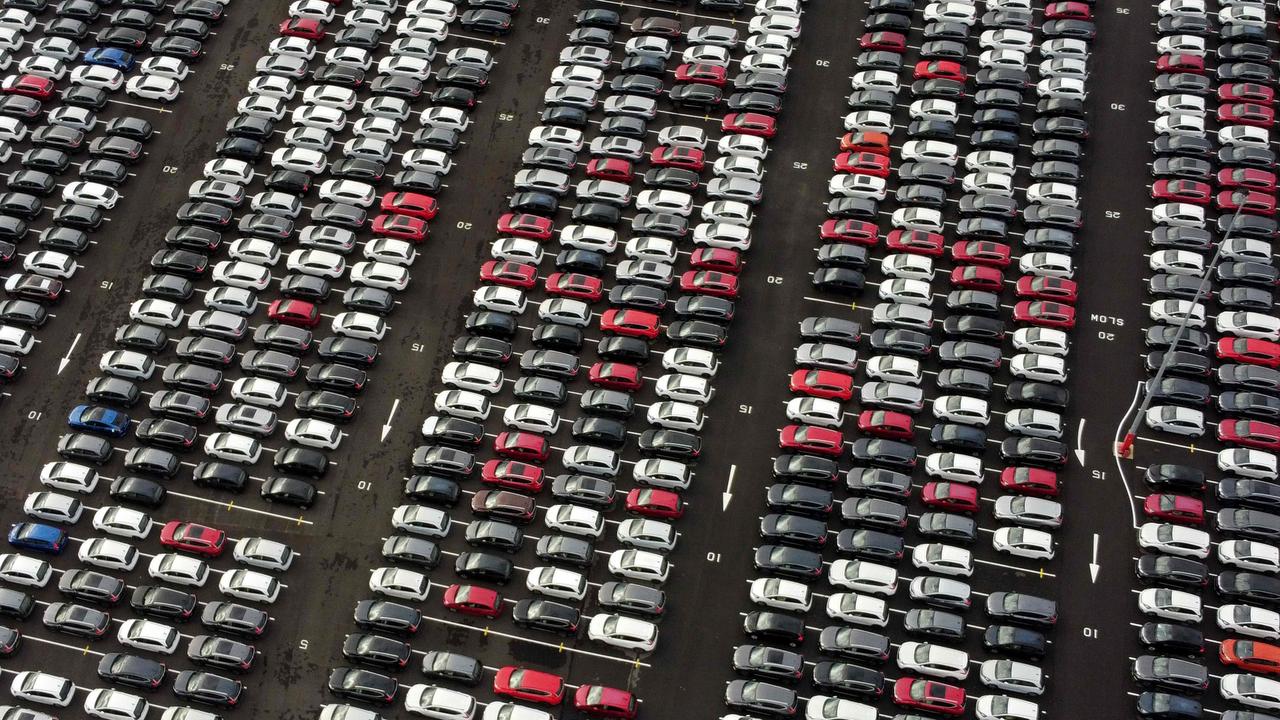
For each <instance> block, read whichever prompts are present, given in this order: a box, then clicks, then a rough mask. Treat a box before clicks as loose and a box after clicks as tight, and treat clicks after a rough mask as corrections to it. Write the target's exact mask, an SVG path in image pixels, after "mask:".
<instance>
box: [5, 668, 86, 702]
mask: <svg viewBox="0 0 1280 720" xmlns="http://www.w3.org/2000/svg"><path fill="white" fill-rule="evenodd" d="M9 693H10V694H11V695H13V696H14V697H15V698H20V699H22V700H26V701H28V702H33V703H39V704H41V705H57V706H60V707H66V706H68V705H70V704H71V700H72V698H74V697H75V695H76V685H75V683H73V682H71V681H70V680H68V679H66V678H64V677H61V676H58V675H51V674H49V673H45V672H37V671H35V670H24V671H23V672H20V673H18V674H16V675H15V676H14V678H13V682H12V683H10V684H9Z"/></svg>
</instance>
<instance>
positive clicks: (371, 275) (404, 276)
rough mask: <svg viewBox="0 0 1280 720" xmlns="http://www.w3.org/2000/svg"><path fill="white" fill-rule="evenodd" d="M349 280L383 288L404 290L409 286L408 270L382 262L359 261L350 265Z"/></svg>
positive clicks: (358, 283) (357, 283)
mask: <svg viewBox="0 0 1280 720" xmlns="http://www.w3.org/2000/svg"><path fill="white" fill-rule="evenodd" d="M351 282H352V283H354V284H356V285H365V286H368V287H375V288H381V289H383V290H397V291H399V290H404V289H405V288H407V287H409V270H408V269H407V268H403V267H400V266H399V265H391V264H389V263H384V262H359V263H356V264H355V265H352V266H351Z"/></svg>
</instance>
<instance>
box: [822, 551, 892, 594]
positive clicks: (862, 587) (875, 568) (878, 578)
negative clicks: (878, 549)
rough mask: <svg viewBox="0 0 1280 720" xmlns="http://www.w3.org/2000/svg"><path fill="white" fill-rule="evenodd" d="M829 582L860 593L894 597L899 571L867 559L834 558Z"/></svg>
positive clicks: (828, 574)
mask: <svg viewBox="0 0 1280 720" xmlns="http://www.w3.org/2000/svg"><path fill="white" fill-rule="evenodd" d="M827 582H829V583H831V584H832V585H833V586H836V587H842V588H846V589H848V590H854V591H856V592H860V593H871V594H873V595H884V596H886V597H892V596H893V594H894V593H895V592H896V591H897V589H898V571H897V570H895V569H894V568H892V567H889V566H888V565H880V564H878V563H873V562H869V561H866V560H846V559H844V558H841V559H839V560H834V561H832V563H831V566H830V567H829V568H828V569H827Z"/></svg>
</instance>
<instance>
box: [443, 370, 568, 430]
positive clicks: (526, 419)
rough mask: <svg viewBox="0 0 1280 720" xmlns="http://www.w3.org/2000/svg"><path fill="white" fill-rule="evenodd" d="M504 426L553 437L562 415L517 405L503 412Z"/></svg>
mask: <svg viewBox="0 0 1280 720" xmlns="http://www.w3.org/2000/svg"><path fill="white" fill-rule="evenodd" d="M446 367H447V366H446ZM428 420H429V419H428ZM502 424H503V425H504V426H506V427H511V428H515V429H517V430H523V431H525V432H532V433H538V434H540V435H552V434H555V432H556V429H557V428H559V426H560V414H559V413H557V412H556V411H555V409H554V408H549V407H546V406H545V405H535V404H533V403H517V404H515V405H509V406H507V409H506V410H504V411H503V413H502ZM423 427H424V430H423V434H424V435H426V434H427V432H426V430H425V427H426V423H425V422H424V423H423Z"/></svg>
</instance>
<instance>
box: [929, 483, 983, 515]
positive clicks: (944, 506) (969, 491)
mask: <svg viewBox="0 0 1280 720" xmlns="http://www.w3.org/2000/svg"><path fill="white" fill-rule="evenodd" d="M920 498H921V499H922V500H924V504H925V505H928V506H929V507H933V508H939V509H941V510H948V511H954V512H962V513H976V512H978V489H977V488H976V487H974V486H972V485H965V484H964V483H953V482H927V483H925V484H924V490H923V491H921V493H920Z"/></svg>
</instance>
